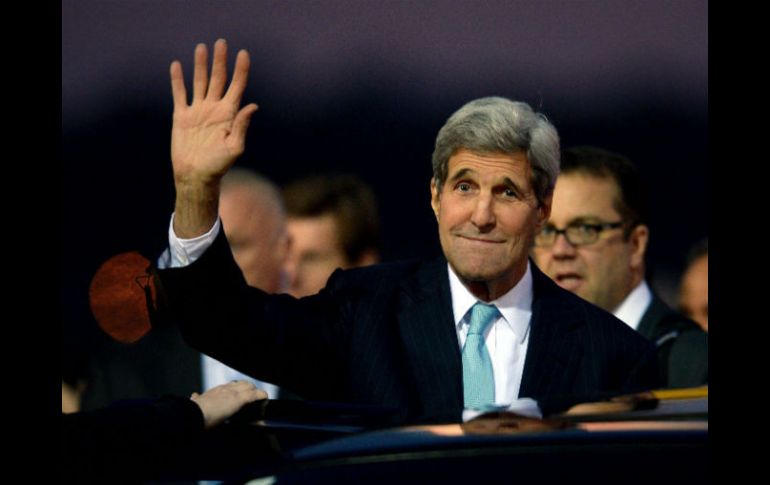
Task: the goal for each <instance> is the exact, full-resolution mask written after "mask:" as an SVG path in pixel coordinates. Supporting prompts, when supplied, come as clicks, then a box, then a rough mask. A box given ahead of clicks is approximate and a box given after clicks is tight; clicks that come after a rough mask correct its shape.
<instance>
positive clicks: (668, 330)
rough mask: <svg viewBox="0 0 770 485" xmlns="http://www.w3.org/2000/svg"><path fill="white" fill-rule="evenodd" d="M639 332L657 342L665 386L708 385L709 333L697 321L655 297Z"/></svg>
mask: <svg viewBox="0 0 770 485" xmlns="http://www.w3.org/2000/svg"><path fill="white" fill-rule="evenodd" d="M638 331H639V333H641V334H642V335H643V336H644V337H646V338H647V339H649V340H651V341H653V342H656V343H658V347H659V350H658V353H659V356H658V360H659V364H658V365H659V367H660V372H661V377H660V380H661V382H664V383H665V386H666V387H690V386H700V385H703V384H708V333H706V332H704V331H703V330H702V329H701V328H700V327H699V326H698V325H697V324H696V323H695V322H693V321H692V320H689V319H688V318H687V317H685V316H684V315H682V314H680V313H678V312H676V311H674V310H672V309H671V308H670V307H669V306H668V305H666V304H665V303H664V302H663V300H661V299H660V298H658V296H657V295H655V294H653V295H652V302H651V303H650V306H648V307H647V310H645V312H644V315H642V320H641V321H640V322H639V328H638Z"/></svg>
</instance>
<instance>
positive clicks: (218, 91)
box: [206, 39, 227, 100]
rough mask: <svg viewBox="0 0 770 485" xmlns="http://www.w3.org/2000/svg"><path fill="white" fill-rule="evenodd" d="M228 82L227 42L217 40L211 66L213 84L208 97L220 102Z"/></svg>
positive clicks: (211, 83) (210, 86)
mask: <svg viewBox="0 0 770 485" xmlns="http://www.w3.org/2000/svg"><path fill="white" fill-rule="evenodd" d="M226 82H227V41H225V39H217V41H216V42H215V43H214V61H213V63H212V66H211V82H210V84H209V91H208V94H207V95H206V97H208V98H213V99H214V100H218V99H219V98H221V97H222V92H224V90H225V83H226Z"/></svg>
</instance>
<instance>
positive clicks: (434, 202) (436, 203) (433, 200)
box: [430, 178, 441, 220]
mask: <svg viewBox="0 0 770 485" xmlns="http://www.w3.org/2000/svg"><path fill="white" fill-rule="evenodd" d="M440 196H441V194H439V190H438V187H437V186H436V179H435V178H432V179H430V206H431V207H432V208H433V214H434V215H435V216H436V220H438V212H439V209H441V197H440Z"/></svg>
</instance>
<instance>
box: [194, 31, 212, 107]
mask: <svg viewBox="0 0 770 485" xmlns="http://www.w3.org/2000/svg"><path fill="white" fill-rule="evenodd" d="M207 62H208V49H207V48H206V44H202V43H201V44H198V45H197V46H195V71H194V74H193V99H192V100H193V103H195V102H196V101H202V100H203V98H204V97H205V96H206V88H208V83H209V73H208V67H207V66H206V64H207Z"/></svg>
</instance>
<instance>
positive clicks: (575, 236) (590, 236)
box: [535, 221, 623, 247]
mask: <svg viewBox="0 0 770 485" xmlns="http://www.w3.org/2000/svg"><path fill="white" fill-rule="evenodd" d="M621 226H623V221H618V222H603V223H601V224H585V223H580V224H570V225H569V226H567V227H565V228H564V229H556V228H555V227H553V226H545V227H544V228H543V230H542V231H540V232H539V233H538V234H537V235H536V236H535V246H539V247H547V246H552V245H553V244H554V243H555V242H556V238H557V237H559V234H564V237H565V238H567V242H569V243H570V244H572V245H573V246H586V245H588V244H593V243H595V242H596V241H598V240H599V234H601V233H602V232H603V231H606V230H607V229H617V228H619V227H621Z"/></svg>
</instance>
